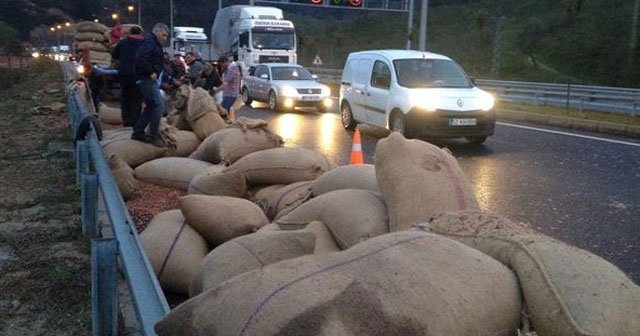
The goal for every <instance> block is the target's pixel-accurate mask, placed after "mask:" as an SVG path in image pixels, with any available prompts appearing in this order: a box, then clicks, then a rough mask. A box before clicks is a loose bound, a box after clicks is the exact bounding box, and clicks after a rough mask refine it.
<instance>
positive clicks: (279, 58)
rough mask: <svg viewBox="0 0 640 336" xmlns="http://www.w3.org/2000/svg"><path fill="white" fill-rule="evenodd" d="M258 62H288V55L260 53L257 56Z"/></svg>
mask: <svg viewBox="0 0 640 336" xmlns="http://www.w3.org/2000/svg"><path fill="white" fill-rule="evenodd" d="M258 62H260V63H289V56H276V55H272V56H269V55H260V57H259V58H258Z"/></svg>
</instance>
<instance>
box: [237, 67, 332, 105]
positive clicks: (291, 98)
mask: <svg viewBox="0 0 640 336" xmlns="http://www.w3.org/2000/svg"><path fill="white" fill-rule="evenodd" d="M241 90H242V101H243V102H244V103H245V105H247V106H251V103H252V102H253V101H254V100H258V101H264V102H267V103H269V108H270V109H271V110H273V111H276V112H277V111H283V110H291V109H293V108H295V107H296V106H311V107H315V108H316V109H318V111H319V112H325V111H326V110H327V108H329V107H331V103H332V101H331V90H329V87H328V86H326V85H324V84H321V83H318V82H317V81H316V76H315V75H312V74H311V72H309V70H307V69H305V68H304V67H302V66H300V65H295V64H283V63H265V64H259V65H257V66H256V67H255V68H254V69H253V71H250V72H249V76H247V77H245V78H244V81H243V84H242V89H241Z"/></svg>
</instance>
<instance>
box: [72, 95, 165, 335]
mask: <svg viewBox="0 0 640 336" xmlns="http://www.w3.org/2000/svg"><path fill="white" fill-rule="evenodd" d="M85 104H86V102H85V100H84V99H83V98H82V97H81V94H80V92H79V91H78V90H77V89H71V90H70V91H69V92H68V97H67V111H68V115H69V125H70V128H71V134H72V136H73V137H74V139H75V140H76V145H75V158H76V179H77V181H76V182H77V183H79V184H80V188H81V205H82V229H83V233H84V234H85V235H86V236H87V237H89V238H91V273H92V277H91V311H92V314H91V316H92V333H93V335H117V333H118V269H117V268H118V267H117V265H118V263H117V261H118V258H119V260H120V261H121V265H122V269H123V270H124V277H125V279H126V282H127V285H128V288H129V291H130V295H131V297H132V299H133V300H132V301H133V305H134V310H135V312H136V316H137V319H138V323H139V326H140V329H141V330H140V332H141V333H142V334H143V335H155V332H154V330H153V327H154V325H155V323H156V322H157V321H158V320H160V319H161V318H162V317H164V316H165V315H166V314H167V313H168V312H169V305H168V304H167V301H166V298H165V296H164V293H163V292H162V289H161V288H160V284H159V283H158V279H157V277H156V276H155V272H154V271H153V268H152V267H151V265H150V263H149V260H148V259H147V256H146V254H145V253H144V249H143V247H142V244H141V242H140V239H139V237H138V233H137V231H136V228H135V226H134V222H133V220H132V219H131V216H130V214H129V211H128V209H127V207H126V205H125V203H124V200H123V199H122V196H121V194H120V192H119V190H118V187H117V185H116V183H115V180H114V178H113V176H112V174H111V170H110V169H109V165H108V164H107V161H106V159H105V158H104V155H103V153H102V148H101V146H100V142H99V138H98V136H99V135H100V134H101V131H100V129H99V127H100V126H99V122H97V120H96V119H95V116H93V115H92V114H90V113H89V112H88V110H87V108H86V106H85ZM99 191H100V192H101V195H102V198H101V200H102V202H104V205H105V208H106V212H107V214H108V217H109V221H110V224H111V234H104V233H103V231H107V230H103V229H102V228H101V227H99V222H98V202H99V198H98V192H99Z"/></svg>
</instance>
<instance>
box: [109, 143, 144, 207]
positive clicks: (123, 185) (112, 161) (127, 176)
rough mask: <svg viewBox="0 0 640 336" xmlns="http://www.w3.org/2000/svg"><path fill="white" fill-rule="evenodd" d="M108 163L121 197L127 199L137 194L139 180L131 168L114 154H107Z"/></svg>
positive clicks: (138, 191)
mask: <svg viewBox="0 0 640 336" xmlns="http://www.w3.org/2000/svg"><path fill="white" fill-rule="evenodd" d="M108 163H109V168H110V169H111V175H113V178H114V179H115V180H116V184H117V185H118V190H120V193H121V194H122V198H124V200H125V201H127V200H129V199H131V198H133V197H134V196H136V195H138V193H140V181H138V180H137V179H136V177H135V175H134V174H133V169H131V167H129V165H128V164H127V163H126V162H124V161H123V160H122V159H120V158H119V157H118V156H117V155H115V154H113V155H111V156H109V159H108Z"/></svg>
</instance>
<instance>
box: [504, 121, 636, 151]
mask: <svg viewBox="0 0 640 336" xmlns="http://www.w3.org/2000/svg"><path fill="white" fill-rule="evenodd" d="M496 124H498V125H503V126H509V127H516V128H523V129H527V130H531V131H539V132H546V133H553V134H560V135H568V136H572V137H576V138H583V139H590V140H597V141H604V142H610V143H615V144H619V145H627V146H634V147H640V143H635V142H628V141H620V140H613V139H606V138H599V137H594V136H589V135H582V134H575V133H569V132H561V131H553V130H548V129H544V128H537V127H531V126H523V125H516V124H509V123H504V122H499V121H498V122H496Z"/></svg>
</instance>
